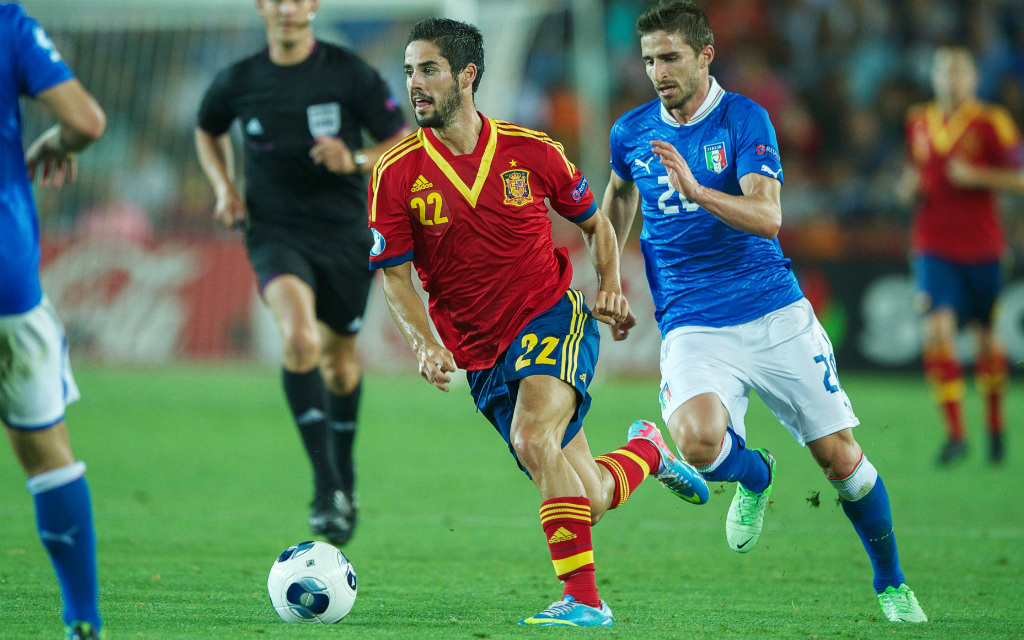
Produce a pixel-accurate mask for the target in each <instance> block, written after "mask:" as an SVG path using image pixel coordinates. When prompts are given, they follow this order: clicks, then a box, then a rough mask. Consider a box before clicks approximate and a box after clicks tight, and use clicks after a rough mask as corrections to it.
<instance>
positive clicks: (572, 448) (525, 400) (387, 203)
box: [369, 18, 707, 626]
mask: <svg viewBox="0 0 1024 640" xmlns="http://www.w3.org/2000/svg"><path fill="white" fill-rule="evenodd" d="M406 45H407V46H406V51H405V72H406V78H407V81H406V84H407V86H408V89H409V98H410V100H411V102H412V105H413V107H414V110H415V114H416V120H417V122H418V124H419V125H420V127H422V128H421V129H420V130H419V131H417V132H416V133H415V134H413V135H411V136H409V137H407V138H406V139H405V140H403V141H402V142H401V143H399V144H398V145H397V146H395V147H394V148H393V149H391V150H390V151H388V152H387V153H385V154H384V155H383V156H382V157H381V158H380V160H378V162H377V164H376V166H375V167H374V171H373V176H372V179H371V184H370V188H369V201H370V202H369V218H370V220H369V224H370V229H371V231H372V233H373V236H374V241H375V242H374V246H373V248H372V249H371V251H370V268H371V269H382V270H383V271H384V291H385V294H386V296H387V300H388V305H389V306H390V309H391V314H392V316H393V317H394V319H395V322H396V324H397V325H398V327H399V328H400V329H401V330H402V333H403V334H404V335H405V338H406V340H407V341H408V342H409V345H410V346H411V347H412V349H413V350H414V351H415V352H416V356H417V359H418V361H419V371H420V375H422V376H423V378H425V379H426V380H427V382H429V383H430V384H432V385H433V386H435V387H437V388H438V389H441V390H442V391H447V390H448V383H449V382H450V381H451V376H450V375H449V374H450V373H452V372H454V371H455V370H456V366H458V367H459V368H462V369H465V370H466V372H467V378H468V380H469V384H470V388H471V391H472V394H473V399H474V402H475V403H476V406H477V408H478V409H479V410H480V411H481V413H483V414H484V416H485V417H487V419H488V420H489V421H490V422H491V423H492V424H493V425H494V427H495V429H496V430H497V431H498V433H499V434H500V435H501V436H502V437H503V438H504V440H505V441H506V443H507V444H508V446H509V450H510V451H511V453H512V455H513V456H514V457H515V459H516V461H517V462H518V463H519V465H520V467H521V468H522V469H523V470H524V471H525V472H526V473H527V474H528V475H529V476H530V478H531V479H532V480H533V482H534V483H535V484H536V486H537V488H538V490H539V491H540V493H541V498H542V499H543V502H542V504H541V507H540V518H541V525H542V527H543V530H544V536H545V538H546V539H547V541H548V546H549V548H550V552H551V559H552V562H553V564H554V567H555V573H556V574H557V575H558V577H559V579H561V580H563V581H564V582H565V585H564V591H563V599H562V600H559V601H557V602H555V603H553V604H552V605H551V606H550V607H548V608H547V609H546V610H544V611H542V612H540V613H539V614H537V615H534V616H531V617H529V618H527V619H525V620H523V621H522V623H521V624H540V625H568V626H609V625H611V624H612V613H611V610H610V609H609V608H608V606H607V605H606V604H605V603H604V602H603V601H601V599H600V598H599V597H598V592H597V586H596V583H595V581H594V554H593V548H592V545H591V534H590V528H591V525H592V524H593V523H596V522H597V521H598V520H600V518H601V516H602V515H603V514H604V512H605V511H606V510H608V509H611V508H615V507H617V506H619V505H621V504H622V503H623V502H625V501H626V499H627V498H628V497H629V494H630V493H631V492H632V491H633V490H635V489H636V487H637V486H639V484H640V482H641V481H643V479H644V478H645V477H646V476H647V475H649V474H654V475H657V476H658V477H659V479H661V480H662V481H663V482H665V478H666V477H669V478H671V479H672V480H674V486H670V488H671V489H672V490H673V491H674V492H675V493H677V495H680V497H684V498H685V499H688V500H690V501H691V502H698V503H700V502H703V501H705V500H707V486H706V485H705V484H704V482H703V480H702V479H701V478H700V476H699V474H697V473H696V471H695V470H694V469H693V468H692V467H690V466H689V465H687V464H686V463H685V462H683V461H682V460H680V459H678V458H676V457H675V456H674V455H672V454H671V453H670V452H669V450H668V448H667V447H666V446H665V443H664V441H663V440H662V438H661V435H660V433H658V430H657V428H656V427H655V426H654V425H652V424H650V423H645V422H637V423H635V424H634V426H633V428H632V429H631V431H630V439H629V442H628V443H627V444H626V445H624V446H623V447H621V448H619V449H617V450H616V451H613V452H612V453H610V454H607V455H604V456H599V457H598V458H596V459H595V458H594V457H593V456H592V455H591V453H590V447H589V445H588V444H587V439H586V436H585V435H584V433H583V430H582V422H583V418H584V416H585V415H586V413H587V410H588V409H589V406H590V395H589V394H588V393H587V387H588V385H589V384H590V382H591V380H592V379H593V374H594V365H595V364H596V360H597V352H598V341H599V334H598V330H597V321H598V320H599V321H601V322H604V323H606V324H610V325H612V331H613V336H614V337H616V338H617V339H622V338H624V337H625V336H626V334H627V333H628V331H629V328H630V327H631V326H632V323H633V322H634V318H633V316H632V314H631V313H630V311H629V304H628V303H627V301H626V299H625V298H624V297H623V296H622V290H621V285H620V276H619V263H618V251H617V246H616V239H615V232H614V230H613V229H612V226H611V223H610V222H609V221H608V219H607V218H606V217H605V216H604V214H602V213H601V212H600V211H599V210H598V209H597V207H596V205H595V204H594V198H593V195H592V194H591V192H590V190H589V189H588V187H587V181H586V179H585V178H584V177H583V176H582V175H581V174H580V172H579V170H578V169H577V168H576V167H575V166H574V165H573V164H572V163H571V162H570V161H569V160H568V159H567V158H566V157H565V154H564V152H563V151H562V146H561V145H560V144H558V143H557V142H555V141H553V140H552V139H551V138H549V137H548V136H546V135H545V134H543V133H541V132H539V131H533V130H530V129H526V128H523V127H519V126H517V125H514V124H510V123H507V122H502V121H500V120H492V119H490V118H487V117H485V116H483V115H482V114H480V113H479V112H478V111H476V109H475V105H474V100H473V95H474V92H475V91H476V88H477V87H478V86H479V84H480V79H481V76H482V74H483V71H484V55H483V39H482V37H481V36H480V32H479V31H478V30H477V29H476V27H474V26H472V25H469V24H465V23H461V22H456V21H454V20H447V19H433V18H431V19H427V20H424V21H421V22H419V23H417V24H416V26H415V27H413V30H412V33H411V34H410V36H409V40H408V42H407V43H406ZM545 200H548V201H549V202H550V203H551V207H552V208H553V209H554V210H555V211H556V212H558V213H559V214H560V215H562V216H563V217H565V218H567V219H568V220H571V221H573V222H574V223H576V224H577V225H579V227H580V229H581V230H582V232H583V234H584V238H585V240H586V244H587V247H588V248H589V250H590V253H591V257H592V260H593V263H594V265H595V267H596V269H597V272H598V278H599V283H600V284H599V288H600V291H599V292H598V294H597V296H596V298H595V300H594V303H593V307H592V309H593V310H592V311H591V310H589V309H588V308H587V305H586V304H584V301H583V294H582V293H581V292H579V291H576V290H572V289H570V288H569V285H570V282H571V280H572V266H571V265H570V263H569V260H568V255H567V252H566V250H565V249H564V248H558V249H556V248H555V247H554V244H553V242H552V239H551V223H550V220H549V219H548V217H547V213H548V208H547V205H546V204H545ZM411 265H415V266H416V271H417V274H418V275H419V278H420V280H421V282H422V283H423V288H424V289H425V290H426V291H427V293H428V294H429V307H430V318H432V319H433V321H434V326H435V327H436V328H437V332H438V334H439V335H440V338H441V341H442V342H443V344H444V346H442V345H441V344H439V343H438V342H437V341H436V340H435V339H434V337H433V335H432V333H431V330H430V325H429V323H428V320H427V312H426V310H425V309H424V306H423V303H422V301H421V300H420V298H419V295H418V294H417V292H416V289H415V288H414V286H413V281H412V269H411ZM666 484H669V485H672V484H673V483H672V482H671V481H670V482H668V483H666Z"/></svg>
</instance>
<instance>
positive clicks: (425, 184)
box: [409, 175, 434, 193]
mask: <svg viewBox="0 0 1024 640" xmlns="http://www.w3.org/2000/svg"><path fill="white" fill-rule="evenodd" d="M432 186H434V183H433V182H430V181H429V180H427V179H426V178H424V177H423V176H422V175H421V176H420V177H418V178H416V182H414V183H412V189H409V191H410V192H412V193H416V192H417V191H423V190H424V189H429V188H430V187H432Z"/></svg>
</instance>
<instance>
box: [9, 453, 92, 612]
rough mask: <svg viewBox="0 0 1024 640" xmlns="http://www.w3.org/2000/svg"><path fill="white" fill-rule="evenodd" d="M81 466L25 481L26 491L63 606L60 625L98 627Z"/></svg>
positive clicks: (88, 510)
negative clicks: (34, 510) (62, 620)
mask: <svg viewBox="0 0 1024 640" xmlns="http://www.w3.org/2000/svg"><path fill="white" fill-rule="evenodd" d="M84 474H85V463H84V462H76V463H74V464H71V465H68V466H66V467H60V468H59V469H53V470H51V471H47V472H45V473H41V474H39V475H37V476H34V477H32V478H29V480H28V482H27V483H26V486H27V487H28V490H29V492H30V493H31V494H32V495H33V497H34V499H35V505H36V526H37V528H38V530H39V538H40V540H42V542H43V546H45V547H46V550H47V552H49V554H50V561H51V562H52V563H53V568H54V571H56V573H57V580H58V581H59V582H60V591H61V597H62V599H63V602H64V612H63V617H64V624H66V625H70V624H72V623H74V622H88V623H90V624H91V625H93V626H94V627H96V628H97V629H99V628H100V627H101V626H102V621H101V620H100V612H99V579H98V577H97V572H96V533H95V530H94V529H93V525H92V501H91V499H90V498H89V485H88V484H86V482H85V476H84Z"/></svg>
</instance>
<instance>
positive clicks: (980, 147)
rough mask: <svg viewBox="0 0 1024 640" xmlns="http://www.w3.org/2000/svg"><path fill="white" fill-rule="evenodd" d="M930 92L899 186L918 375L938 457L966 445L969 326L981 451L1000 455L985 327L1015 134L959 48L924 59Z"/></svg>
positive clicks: (997, 356) (1018, 176) (998, 275)
mask: <svg viewBox="0 0 1024 640" xmlns="http://www.w3.org/2000/svg"><path fill="white" fill-rule="evenodd" d="M932 87H933V89H934V91H935V101H934V102H930V103H928V104H924V105H919V106H916V107H914V108H912V109H911V110H910V111H909V113H908V115H907V125H906V130H907V146H908V151H909V155H910V161H911V162H912V163H913V164H912V166H910V167H908V170H907V171H906V172H905V177H904V182H903V185H902V187H903V191H904V196H905V199H907V200H909V199H910V198H912V197H913V196H914V195H915V194H918V195H920V206H919V207H918V209H917V215H916V217H915V219H914V226H913V230H912V237H911V241H912V251H913V268H914V276H915V279H916V280H917V288H918V291H919V303H920V306H921V308H922V310H923V311H924V312H925V322H924V332H925V336H924V353H923V354H922V359H923V362H924V370H925V375H926V376H927V378H928V379H929V380H930V381H931V383H932V385H933V386H934V388H935V390H936V394H937V396H938V399H939V403H940V406H941V409H942V413H943V415H944V416H945V419H946V430H947V435H948V438H947V441H946V443H945V444H944V445H943V447H942V449H941V450H940V452H939V456H938V463H939V464H949V463H951V462H953V461H955V460H958V459H960V458H963V457H964V456H965V455H966V454H967V442H966V440H965V439H964V431H965V428H964V419H963V415H962V400H963V395H964V380H963V378H964V376H963V368H962V367H961V364H960V358H959V356H958V355H957V345H956V339H957V329H958V328H959V326H960V325H961V324H963V323H968V322H972V323H974V324H975V325H976V334H977V339H978V352H977V360H976V362H975V375H976V376H977V382H978V387H979V389H980V390H981V393H982V394H983V395H984V396H985V401H986V414H987V421H988V432H989V459H990V460H991V461H992V462H1001V461H1002V459H1003V455H1004V447H1003V417H1002V399H1003V394H1004V393H1005V391H1006V381H1007V376H1008V370H1009V365H1008V363H1007V358H1006V353H1005V352H1004V350H1003V348H1002V346H1001V344H1000V341H999V339H998V337H997V336H996V333H995V331H994V330H993V327H992V322H993V314H994V310H995V306H996V298H997V297H998V295H999V291H1000V289H1001V288H1002V280H1003V268H1002V265H1001V259H1002V258H1003V256H1004V255H1005V251H1006V245H1005V240H1004V237H1003V229H1002V224H1001V222H1000V220H999V214H998V210H997V202H996V196H997V195H998V193H999V192H1001V191H1016V192H1018V193H1024V172H1021V149H1020V145H1021V141H1020V134H1019V133H1018V130H1017V127H1016V125H1014V123H1013V119H1012V118H1011V117H1010V115H1009V114H1008V113H1007V112H1006V110H1005V109H1003V108H1002V107H999V106H995V105H987V104H983V103H981V102H979V101H978V100H977V98H976V97H975V91H976V90H977V87H978V73H977V71H976V69H975V66H974V58H973V56H972V54H971V52H970V50H969V49H967V48H963V47H953V46H949V47H941V48H939V49H938V50H936V52H935V56H934V61H933V65H932Z"/></svg>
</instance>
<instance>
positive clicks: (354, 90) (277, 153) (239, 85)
mask: <svg viewBox="0 0 1024 640" xmlns="http://www.w3.org/2000/svg"><path fill="white" fill-rule="evenodd" d="M235 118H239V119H240V120H241V125H242V131H243V135H244V138H245V153H244V160H245V180H246V188H245V200H246V207H247V209H248V211H249V219H250V223H251V224H252V225H254V226H260V224H261V223H265V224H267V225H271V226H273V227H276V228H281V227H284V228H287V229H289V230H295V231H297V232H299V233H303V232H312V233H314V234H316V233H321V232H325V231H326V230H327V229H330V228H332V227H333V226H336V225H337V224H339V223H340V224H342V225H345V226H350V225H351V226H362V227H365V226H366V182H365V181H364V178H363V176H362V175H360V174H353V175H336V174H334V173H331V172H330V171H328V170H327V169H326V168H325V167H323V166H317V165H315V164H313V161H312V159H310V157H309V150H310V149H311V148H312V147H313V145H314V144H315V140H314V138H316V137H319V136H325V135H326V136H333V137H337V138H341V139H342V140H343V141H344V142H345V144H346V145H348V147H349V148H350V149H351V150H352V151H353V152H354V151H355V150H356V149H359V148H361V147H362V144H363V143H362V129H366V130H367V131H368V132H369V133H370V135H371V136H373V137H374V138H375V139H377V140H384V139H385V138H388V137H390V136H392V135H394V134H395V133H397V132H398V130H399V129H400V128H401V127H402V125H403V124H404V121H403V118H402V114H401V111H400V109H399V107H398V102H397V101H396V100H395V99H394V98H393V97H392V96H391V92H390V91H389V90H388V88H387V85H386V84H385V83H384V80H383V78H381V77H380V75H379V74H378V73H377V72H376V70H374V69H373V67H371V66H370V65H368V64H367V63H365V62H364V61H363V60H361V59H360V58H359V57H358V56H356V55H355V54H354V53H352V52H351V51H348V50H347V49H343V48H341V47H337V46H334V45H331V44H327V43H324V42H320V41H317V42H316V44H315V45H314V49H313V52H312V53H311V54H310V56H309V57H308V58H307V59H306V60H304V61H303V62H301V63H299V64H297V65H294V66H279V65H276V64H274V63H273V62H272V61H271V60H270V54H269V51H268V50H266V49H265V50H264V51H263V52H261V53H259V54H257V55H254V56H251V57H249V58H245V59H244V60H241V61H239V62H237V63H235V64H234V65H232V66H230V67H228V68H226V69H224V70H223V71H221V72H220V73H219V74H218V75H217V77H216V78H215V79H214V81H213V84H211V85H210V88H209V89H208V90H207V91H206V95H205V96H204V97H203V102H202V105H201V106H200V108H199V118H198V124H199V127H200V128H201V129H203V130H204V131H206V132H207V133H209V134H211V135H214V136H219V135H221V134H223V133H225V132H226V131H227V130H228V128H229V127H230V126H231V123H232V122H233V121H234V120H235Z"/></svg>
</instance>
